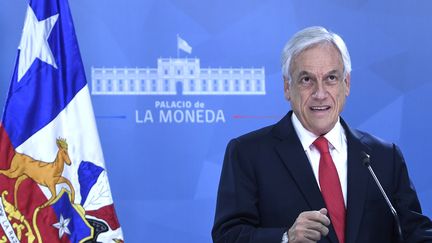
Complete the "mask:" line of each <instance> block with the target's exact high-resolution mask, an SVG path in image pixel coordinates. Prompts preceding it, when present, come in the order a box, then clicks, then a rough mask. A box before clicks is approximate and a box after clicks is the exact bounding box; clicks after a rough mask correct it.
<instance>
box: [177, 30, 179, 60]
mask: <svg viewBox="0 0 432 243" xmlns="http://www.w3.org/2000/svg"><path fill="white" fill-rule="evenodd" d="M178 41H179V35H178V34H177V59H178V58H179V45H178Z"/></svg>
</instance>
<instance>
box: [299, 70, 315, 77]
mask: <svg viewBox="0 0 432 243" xmlns="http://www.w3.org/2000/svg"><path fill="white" fill-rule="evenodd" d="M304 75H312V74H311V73H310V72H308V71H305V70H303V71H300V72H299V73H298V74H297V75H296V76H297V77H301V76H304Z"/></svg>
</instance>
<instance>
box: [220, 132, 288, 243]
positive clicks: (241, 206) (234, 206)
mask: <svg viewBox="0 0 432 243" xmlns="http://www.w3.org/2000/svg"><path fill="white" fill-rule="evenodd" d="M251 154H253V151H247V150H246V149H244V150H242V149H241V144H240V143H239V142H238V140H235V139H234V140H231V141H230V143H229V144H228V146H227V149H226V152H225V158H224V163H223V168H222V173H221V178H220V182H219V190H218V196H217V203H216V215H215V222H214V226H213V230H212V237H213V242H224V243H234V242H235V243H240V242H241V243H246V242H261V243H267V242H268V243H270V242H275V243H280V242H281V240H282V235H283V233H284V232H285V231H286V230H287V229H286V228H263V227H260V212H259V208H258V206H259V205H258V204H259V198H258V189H257V188H258V187H257V181H256V177H255V171H254V166H253V161H252V159H251V158H252V156H251Z"/></svg>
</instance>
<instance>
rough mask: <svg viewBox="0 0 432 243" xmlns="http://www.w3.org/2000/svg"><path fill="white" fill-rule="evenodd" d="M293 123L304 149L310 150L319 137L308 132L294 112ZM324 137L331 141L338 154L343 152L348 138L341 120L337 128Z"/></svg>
mask: <svg viewBox="0 0 432 243" xmlns="http://www.w3.org/2000/svg"><path fill="white" fill-rule="evenodd" d="M291 121H292V123H293V126H294V130H295V131H296V133H297V136H298V137H299V139H300V142H301V144H302V146H303V149H304V150H308V149H309V148H310V146H311V145H312V143H313V142H314V141H315V140H316V139H317V138H318V136H317V135H315V134H313V133H312V132H310V131H308V130H307V129H306V128H305V127H304V126H303V125H302V124H301V122H300V120H299V119H298V118H297V116H296V115H295V113H294V112H293V113H292V116H291ZM324 137H325V138H326V139H327V140H328V141H329V143H330V146H331V147H333V148H334V149H336V150H337V151H338V152H341V151H342V148H343V146H342V143H343V142H345V143H346V136H345V130H344V129H343V127H342V125H341V123H340V118H338V121H337V122H336V124H335V126H334V127H333V128H332V129H331V130H330V131H329V132H328V133H327V134H325V135H324Z"/></svg>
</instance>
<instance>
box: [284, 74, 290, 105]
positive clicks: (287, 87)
mask: <svg viewBox="0 0 432 243" xmlns="http://www.w3.org/2000/svg"><path fill="white" fill-rule="evenodd" d="M289 91H290V84H289V80H288V79H287V78H284V96H285V99H286V100H288V101H289V100H290V92H289Z"/></svg>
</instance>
